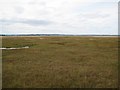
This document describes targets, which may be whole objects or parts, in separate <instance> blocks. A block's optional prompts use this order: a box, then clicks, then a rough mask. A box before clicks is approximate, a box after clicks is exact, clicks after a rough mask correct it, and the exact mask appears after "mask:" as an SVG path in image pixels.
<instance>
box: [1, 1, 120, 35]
mask: <svg viewBox="0 0 120 90" xmlns="http://www.w3.org/2000/svg"><path fill="white" fill-rule="evenodd" d="M118 1H119V0H0V33H1V34H110V35H113V34H118Z"/></svg>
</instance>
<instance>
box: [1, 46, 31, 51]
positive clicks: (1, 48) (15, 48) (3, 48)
mask: <svg viewBox="0 0 120 90" xmlns="http://www.w3.org/2000/svg"><path fill="white" fill-rule="evenodd" d="M24 48H29V46H25V47H18V48H0V49H1V50H14V49H24Z"/></svg>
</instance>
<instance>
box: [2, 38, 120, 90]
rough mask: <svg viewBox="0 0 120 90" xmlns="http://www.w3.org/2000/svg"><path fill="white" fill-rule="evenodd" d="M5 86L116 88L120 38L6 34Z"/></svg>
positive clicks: (3, 62) (4, 53) (4, 40)
mask: <svg viewBox="0 0 120 90" xmlns="http://www.w3.org/2000/svg"><path fill="white" fill-rule="evenodd" d="M26 46H29V48H21V49H13V50H6V49H4V50H2V65H3V67H2V68H3V69H2V70H3V72H2V73H3V76H2V79H3V82H2V85H3V88H117V85H118V38H117V37H83V36H82V37H80V36H59V37H57V36H56V37H55V36H44V37H43V36H36V37H33V36H29V37H27V36H26V37H25V36H4V37H2V47H3V48H20V47H26Z"/></svg>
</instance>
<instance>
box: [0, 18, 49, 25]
mask: <svg viewBox="0 0 120 90" xmlns="http://www.w3.org/2000/svg"><path fill="white" fill-rule="evenodd" d="M15 23H22V24H28V25H32V26H39V25H49V24H50V23H51V22H49V21H47V20H34V19H23V20H11V19H0V24H1V25H11V24H15Z"/></svg>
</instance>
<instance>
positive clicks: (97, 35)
mask: <svg viewBox="0 0 120 90" xmlns="http://www.w3.org/2000/svg"><path fill="white" fill-rule="evenodd" d="M0 36H120V35H73V34H0Z"/></svg>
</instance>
